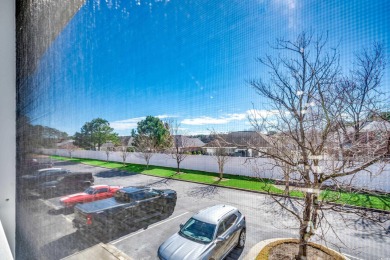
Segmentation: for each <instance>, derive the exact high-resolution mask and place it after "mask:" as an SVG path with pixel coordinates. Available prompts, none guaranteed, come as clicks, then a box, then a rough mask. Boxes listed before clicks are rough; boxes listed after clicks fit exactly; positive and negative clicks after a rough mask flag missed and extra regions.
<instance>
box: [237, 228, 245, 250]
mask: <svg viewBox="0 0 390 260" xmlns="http://www.w3.org/2000/svg"><path fill="white" fill-rule="evenodd" d="M245 240H246V231H245V229H243V230H241V233H240V235H239V236H238V242H237V247H238V248H243V247H244V246H245Z"/></svg>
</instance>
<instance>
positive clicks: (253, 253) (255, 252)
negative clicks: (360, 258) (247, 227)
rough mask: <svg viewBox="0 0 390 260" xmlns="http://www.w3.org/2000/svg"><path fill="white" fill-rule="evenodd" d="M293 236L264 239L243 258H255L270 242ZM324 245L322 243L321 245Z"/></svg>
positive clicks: (251, 259)
mask: <svg viewBox="0 0 390 260" xmlns="http://www.w3.org/2000/svg"><path fill="white" fill-rule="evenodd" d="M291 239H292V238H272V239H266V240H263V241H260V242H259V243H257V244H256V245H254V246H253V247H252V248H251V249H250V250H249V252H248V253H247V254H246V255H245V256H244V258H243V260H255V259H256V258H257V256H258V255H259V253H260V252H261V250H262V249H263V248H264V247H265V246H267V245H268V244H271V243H274V242H277V241H279V240H291ZM318 245H319V244H318ZM320 246H322V245H320ZM326 249H327V250H330V251H332V252H334V253H336V254H338V255H341V256H343V257H344V259H345V260H350V259H349V258H348V257H346V256H345V255H344V254H342V253H339V252H337V251H335V250H333V249H331V248H329V247H326Z"/></svg>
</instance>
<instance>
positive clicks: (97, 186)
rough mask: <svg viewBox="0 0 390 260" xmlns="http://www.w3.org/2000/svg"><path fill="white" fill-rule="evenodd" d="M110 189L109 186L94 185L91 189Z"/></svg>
mask: <svg viewBox="0 0 390 260" xmlns="http://www.w3.org/2000/svg"><path fill="white" fill-rule="evenodd" d="M108 187H109V186H108V185H93V186H91V188H93V189H99V188H108Z"/></svg>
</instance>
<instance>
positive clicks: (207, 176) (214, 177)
mask: <svg viewBox="0 0 390 260" xmlns="http://www.w3.org/2000/svg"><path fill="white" fill-rule="evenodd" d="M51 157H52V158H53V159H56V160H63V161H73V162H76V163H83V164H87V165H92V166H98V167H104V168H109V169H117V170H121V171H127V172H131V173H140V174H146V175H152V176H158V177H163V178H170V179H175V180H183V181H190V182H196V183H203V184H209V185H215V186H220V187H227V188H236V189H242V190H248V191H255V192H262V193H267V194H268V193H271V194H275V195H282V194H283V190H281V189H279V188H277V187H276V186H275V185H273V181H272V180H262V179H259V178H252V177H246V176H240V175H231V174H224V176H223V179H222V180H220V179H219V178H218V174H217V173H212V172H204V171H196V170H188V169H180V171H181V172H180V174H177V173H176V168H169V167H162V166H153V165H149V167H148V168H147V167H146V165H143V164H130V163H126V165H123V163H119V162H107V161H102V160H95V159H83V158H67V157H61V156H55V155H53V156H51ZM290 196H292V197H296V198H302V197H303V193H302V192H301V191H297V190H294V191H291V192H290ZM320 199H322V200H325V201H329V202H333V203H337V204H341V205H350V206H358V207H364V208H370V209H379V210H385V211H389V213H390V195H389V194H385V195H370V194H363V193H356V192H345V191H341V192H338V191H322V192H321V194H320Z"/></svg>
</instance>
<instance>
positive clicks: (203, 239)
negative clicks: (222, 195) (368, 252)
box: [158, 205, 246, 260]
mask: <svg viewBox="0 0 390 260" xmlns="http://www.w3.org/2000/svg"><path fill="white" fill-rule="evenodd" d="M245 232H246V224H245V217H244V216H243V215H242V214H241V212H240V211H239V210H238V209H237V208H235V207H232V206H228V205H216V206H213V207H209V208H206V209H203V210H201V211H199V212H198V213H197V214H195V215H194V216H193V217H192V218H190V219H189V220H188V221H187V222H186V223H185V224H184V225H180V231H179V232H178V233H176V234H174V235H173V236H171V237H170V238H169V239H168V240H167V241H165V242H164V243H163V244H162V245H161V246H160V247H159V249H158V257H159V258H160V259H161V260H185V259H187V260H190V259H191V260H195V259H199V260H205V259H214V260H217V259H223V258H225V257H226V256H227V255H228V254H229V253H230V251H232V250H233V249H234V248H235V247H241V248H242V247H244V245H245V237H246V233H245Z"/></svg>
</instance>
